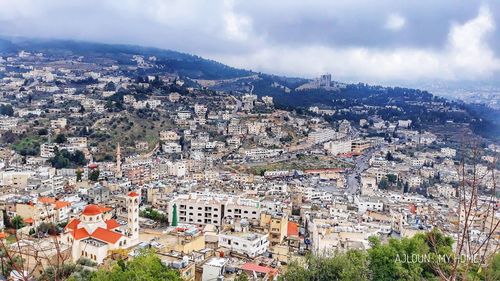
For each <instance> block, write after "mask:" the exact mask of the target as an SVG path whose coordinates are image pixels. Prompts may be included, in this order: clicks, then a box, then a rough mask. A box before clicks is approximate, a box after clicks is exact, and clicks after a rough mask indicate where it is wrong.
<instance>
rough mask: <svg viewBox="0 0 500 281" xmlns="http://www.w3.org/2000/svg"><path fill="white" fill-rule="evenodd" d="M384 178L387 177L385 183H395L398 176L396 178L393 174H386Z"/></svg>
mask: <svg viewBox="0 0 500 281" xmlns="http://www.w3.org/2000/svg"><path fill="white" fill-rule="evenodd" d="M386 177H387V181H389V182H390V183H396V181H397V179H398V176H396V175H394V174H388V175H387V176H386Z"/></svg>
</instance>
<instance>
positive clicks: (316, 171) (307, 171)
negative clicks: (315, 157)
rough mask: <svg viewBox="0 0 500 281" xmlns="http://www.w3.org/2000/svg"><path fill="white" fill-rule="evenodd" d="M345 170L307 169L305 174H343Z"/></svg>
mask: <svg viewBox="0 0 500 281" xmlns="http://www.w3.org/2000/svg"><path fill="white" fill-rule="evenodd" d="M343 171H344V169H341V168H321V169H305V170H304V173H306V174H316V173H323V172H337V173H342V172H343Z"/></svg>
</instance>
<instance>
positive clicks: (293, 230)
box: [287, 221, 299, 236]
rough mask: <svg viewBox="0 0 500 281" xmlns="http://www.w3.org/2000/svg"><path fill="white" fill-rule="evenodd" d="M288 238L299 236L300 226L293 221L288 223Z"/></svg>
mask: <svg viewBox="0 0 500 281" xmlns="http://www.w3.org/2000/svg"><path fill="white" fill-rule="evenodd" d="M287 236H299V226H298V225H297V224H296V223H294V222H293V221H289V222H288V226H287Z"/></svg>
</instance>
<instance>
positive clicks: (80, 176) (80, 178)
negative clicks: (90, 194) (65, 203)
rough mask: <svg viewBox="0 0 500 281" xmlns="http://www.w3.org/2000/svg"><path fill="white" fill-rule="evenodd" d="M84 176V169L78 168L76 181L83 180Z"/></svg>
mask: <svg viewBox="0 0 500 281" xmlns="http://www.w3.org/2000/svg"><path fill="white" fill-rule="evenodd" d="M82 176H83V171H82V170H80V169H78V170H76V181H77V182H81V181H82Z"/></svg>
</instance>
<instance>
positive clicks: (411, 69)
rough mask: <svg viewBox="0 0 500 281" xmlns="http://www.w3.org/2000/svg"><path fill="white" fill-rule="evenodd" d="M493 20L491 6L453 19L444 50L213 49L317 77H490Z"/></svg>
mask: <svg viewBox="0 0 500 281" xmlns="http://www.w3.org/2000/svg"><path fill="white" fill-rule="evenodd" d="M494 28H495V22H494V19H493V16H492V13H491V11H490V10H489V8H488V7H486V6H483V7H481V9H480V10H479V13H478V14H477V16H476V17H475V18H473V19H471V20H469V21H467V22H465V23H463V24H454V25H452V26H451V29H450V31H449V33H448V37H447V43H446V45H445V46H443V47H442V49H441V50H434V49H419V48H395V49H378V48H366V47H346V48H339V47H331V46H321V45H312V46H303V47H295V48H291V47H288V46H278V45H277V46H268V47H266V48H261V49H260V50H258V51H256V52H254V53H251V54H248V55H230V56H227V55H224V54H220V55H217V54H214V55H211V57H212V58H215V59H218V60H221V61H223V62H225V63H228V64H230V65H235V66H239V67H246V68H252V69H254V70H261V71H267V72H271V73H279V74H284V75H308V76H310V77H313V76H317V75H318V74H320V73H324V72H331V73H332V74H333V75H334V77H336V78H338V79H359V80H361V81H363V80H371V81H389V80H406V81H410V80H417V79H446V80H457V79H466V80H474V79H481V78H488V77H490V76H491V75H493V74H494V73H495V72H499V71H500V59H499V58H497V57H495V54H494V52H493V50H492V49H491V47H490V46H489V45H488V44H487V43H486V41H485V37H486V35H487V34H489V33H491V32H493V31H494Z"/></svg>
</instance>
